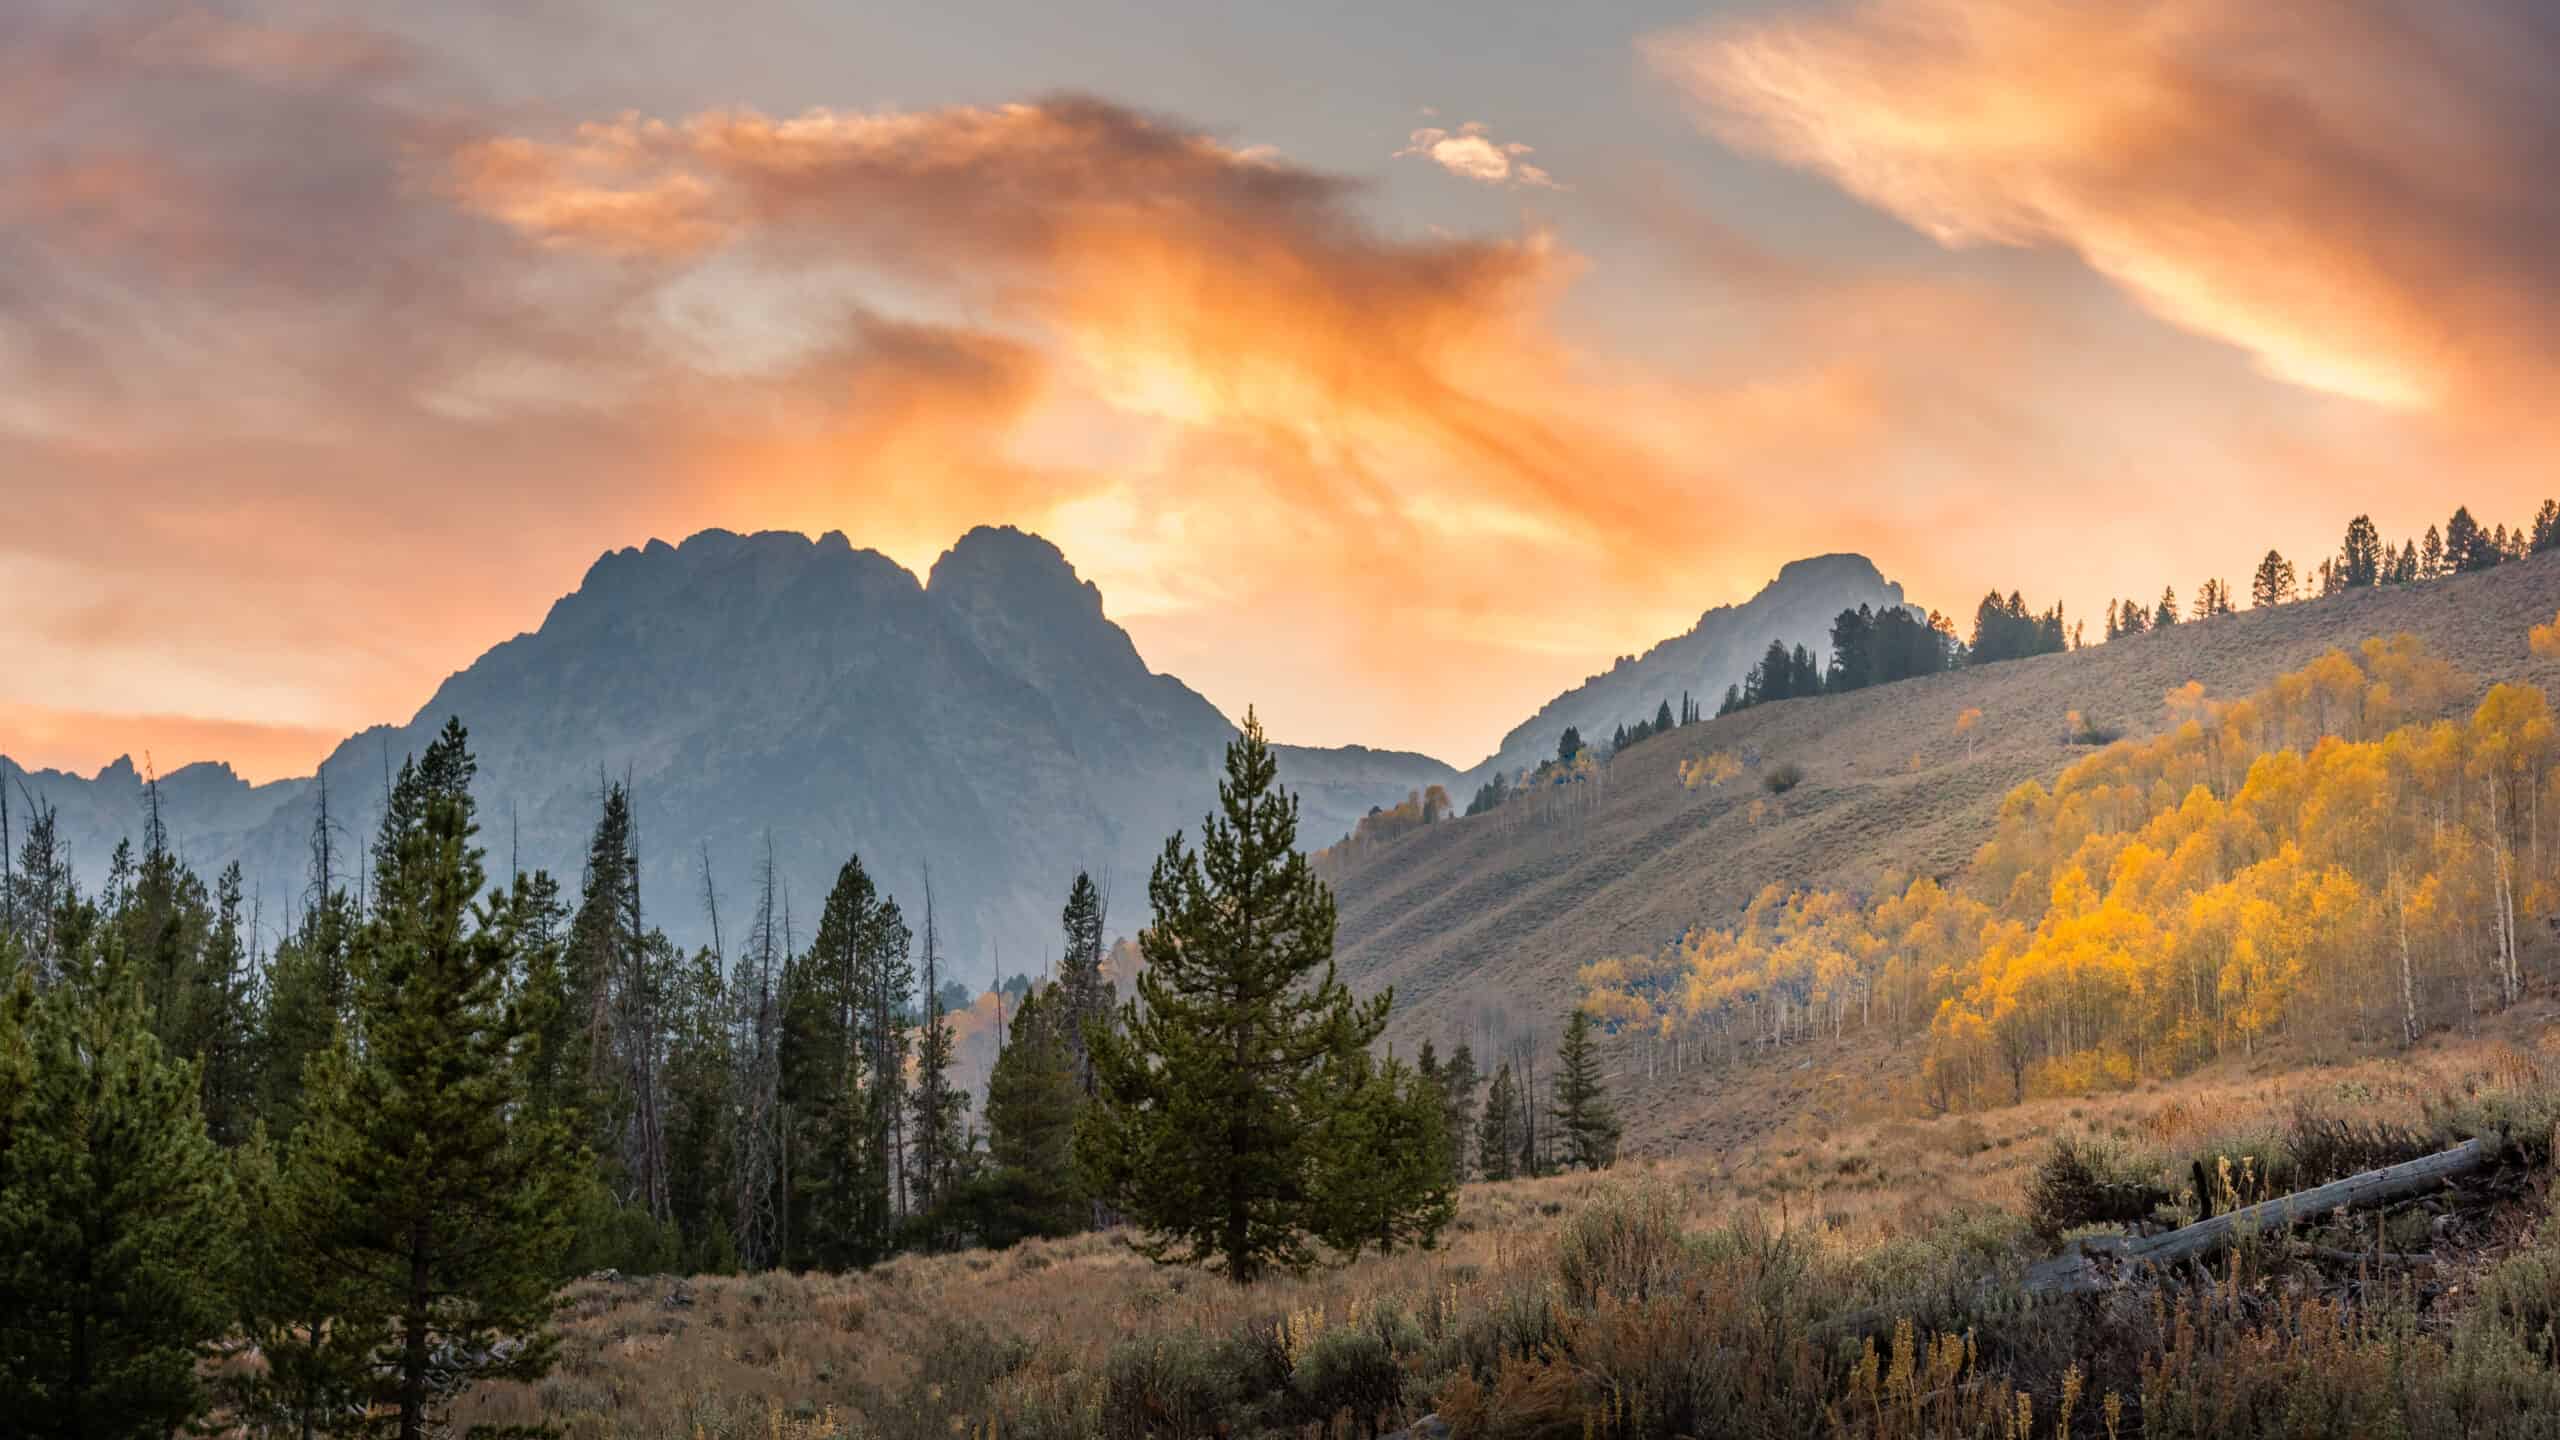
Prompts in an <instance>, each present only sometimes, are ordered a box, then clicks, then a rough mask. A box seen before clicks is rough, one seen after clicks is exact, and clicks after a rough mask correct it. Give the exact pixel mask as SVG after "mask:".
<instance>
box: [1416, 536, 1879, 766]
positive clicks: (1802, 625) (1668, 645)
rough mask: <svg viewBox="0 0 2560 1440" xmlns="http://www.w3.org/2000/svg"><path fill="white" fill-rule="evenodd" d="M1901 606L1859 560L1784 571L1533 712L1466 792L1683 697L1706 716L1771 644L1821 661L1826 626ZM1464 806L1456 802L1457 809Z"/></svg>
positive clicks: (1831, 560) (1827, 640)
mask: <svg viewBox="0 0 2560 1440" xmlns="http://www.w3.org/2000/svg"><path fill="white" fill-rule="evenodd" d="M1902 603H1903V599H1902V587H1901V586H1899V585H1896V584H1894V583H1893V582H1892V581H1889V580H1887V579H1885V578H1884V575H1883V574H1882V573H1881V572H1879V571H1878V570H1877V569H1876V567H1875V562H1873V561H1871V560H1869V559H1867V557H1865V556H1864V555H1820V556H1816V557H1814V558H1812V559H1809V560H1796V561H1791V562H1789V563H1788V564H1787V566H1786V567H1785V568H1783V569H1781V570H1780V571H1779V572H1778V578H1777V579H1775V580H1772V581H1770V582H1769V583H1768V584H1767V585H1765V586H1762V587H1761V589H1760V592H1759V593H1758V594H1756V595H1754V596H1752V597H1751V598H1750V599H1748V600H1745V601H1743V602H1742V603H1741V604H1739V605H1719V606H1717V607H1716V608H1715V609H1713V610H1709V611H1707V612H1706V613H1705V614H1703V615H1700V616H1699V617H1698V623H1697V624H1695V625H1693V626H1691V627H1689V630H1688V631H1687V633H1685V634H1681V635H1675V636H1673V637H1672V638H1670V639H1668V640H1665V641H1663V642H1662V643H1660V644H1658V645H1656V646H1654V647H1653V648H1652V649H1650V650H1647V651H1646V652H1645V653H1644V654H1642V655H1638V656H1623V657H1620V659H1619V660H1618V663H1617V664H1615V665H1613V666H1611V667H1610V668H1609V669H1608V670H1606V671H1604V672H1603V673H1601V674H1598V675H1594V676H1592V677H1591V678H1590V679H1588V680H1585V681H1583V682H1582V683H1581V684H1580V685H1577V686H1575V687H1574V688H1573V689H1571V690H1568V691H1566V692H1564V693H1563V694H1562V695H1559V696H1557V697H1556V698H1555V699H1553V700H1550V701H1548V702H1547V703H1546V704H1545V705H1543V706H1540V707H1539V709H1538V713H1537V714H1535V715H1533V716H1531V717H1530V718H1529V719H1527V720H1524V721H1522V722H1521V723H1520V724H1518V725H1516V726H1514V727H1512V729H1511V732H1510V733H1509V734H1507V735H1504V736H1503V737H1502V744H1501V746H1500V747H1499V748H1498V749H1496V750H1495V751H1494V753H1493V754H1492V755H1491V756H1489V757H1487V758H1486V759H1485V761H1484V762H1483V763H1482V764H1480V765H1478V766H1476V767H1475V769H1473V770H1470V771H1469V772H1467V776H1466V779H1467V782H1468V784H1469V785H1470V786H1472V785H1475V784H1478V783H1481V782H1482V781H1484V780H1486V779H1489V778H1490V777H1491V776H1492V774H1493V772H1494V771H1496V770H1500V771H1503V772H1505V773H1509V774H1514V775H1516V774H1517V773H1518V772H1519V771H1521V770H1524V769H1528V768H1530V767H1532V766H1534V765H1536V764H1537V763H1538V762H1539V761H1541V760H1544V759H1547V758H1548V757H1550V756H1552V755H1554V754H1555V753H1556V740H1557V738H1558V737H1559V736H1561V735H1563V734H1564V730H1565V727H1566V726H1568V725H1571V726H1577V727H1579V728H1580V729H1581V731H1582V734H1583V736H1584V738H1586V739H1589V740H1593V741H1602V740H1606V739H1608V738H1609V736H1611V735H1612V734H1614V733H1616V731H1617V728H1618V726H1620V725H1622V724H1625V725H1632V724H1634V723H1635V722H1637V721H1638V720H1649V719H1652V718H1653V715H1654V711H1655V709H1656V707H1658V706H1659V705H1661V703H1662V702H1663V701H1664V700H1666V699H1667V700H1669V701H1670V702H1671V706H1672V709H1673V710H1675V711H1677V710H1678V709H1679V706H1680V697H1681V695H1682V694H1683V693H1686V694H1688V695H1690V696H1692V697H1694V698H1695V699H1696V701H1697V702H1698V704H1699V705H1700V706H1701V707H1702V708H1703V709H1704V710H1705V711H1706V713H1708V714H1710V715H1712V714H1714V713H1715V709H1716V705H1717V703H1718V702H1719V701H1721V700H1722V699H1723V698H1724V691H1725V687H1726V686H1728V685H1735V684H1739V683H1741V680H1742V677H1743V675H1744V674H1745V673H1747V672H1748V671H1749V670H1750V669H1751V667H1752V666H1753V665H1754V664H1756V663H1758V661H1759V659H1760V656H1761V653H1762V652H1763V651H1765V650H1767V649H1768V648H1769V642H1770V641H1771V640H1784V641H1785V642H1786V643H1787V644H1788V645H1789V646H1791V647H1792V646H1796V645H1805V646H1809V647H1811V648H1812V650H1813V651H1814V653H1815V654H1817V655H1819V656H1821V657H1823V658H1824V659H1826V660H1827V659H1828V658H1829V657H1830V654H1831V622H1832V620H1833V619H1834V618H1835V617H1837V616H1838V615H1839V613H1840V612H1841V611H1843V610H1854V609H1856V608H1857V607H1859V606H1860V605H1869V606H1873V607H1875V608H1876V609H1879V610H1881V609H1884V608H1886V607H1888V606H1893V605H1900V604H1902ZM1466 798H1467V797H1466V796H1464V795H1461V796H1459V797H1458V799H1459V800H1460V801H1461V802H1464V801H1465V800H1466Z"/></svg>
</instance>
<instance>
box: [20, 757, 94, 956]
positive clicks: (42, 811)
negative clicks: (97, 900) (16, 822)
mask: <svg viewBox="0 0 2560 1440" xmlns="http://www.w3.org/2000/svg"><path fill="white" fill-rule="evenodd" d="M20 784H21V786H23V782H20ZM26 826H27V829H26V838H25V839H24V840H22V841H20V842H19V843H18V853H17V864H16V866H15V867H14V869H13V871H12V873H11V874H10V875H9V877H8V882H7V883H8V888H9V896H10V899H9V913H10V915H11V916H12V917H13V919H12V922H11V923H12V928H13V929H14V931H15V933H16V935H17V938H18V943H19V949H20V954H21V955H22V956H23V957H24V959H25V960H26V963H27V966H28V969H29V971H30V972H31V973H32V974H33V975H34V977H35V980H36V983H37V984H39V985H43V984H49V983H51V982H52V981H53V980H55V979H58V978H60V976H61V975H62V972H63V970H64V968H65V965H64V956H63V953H62V950H63V947H62V945H61V943H60V940H61V934H62V931H63V930H64V929H66V928H77V927H78V915H79V913H80V912H81V910H82V909H84V908H85V907H84V905H83V902H82V901H81V899H80V887H79V885H78V884H77V883H76V882H75V881H74V880H73V878H72V874H71V855H70V851H69V850H68V849H67V848H66V847H65V846H64V845H63V843H62V828H61V817H60V816H59V815H58V814H57V813H56V812H55V810H54V807H53V805H52V804H51V802H49V801H47V800H45V799H43V798H42V797H40V796H39V797H34V799H33V803H32V804H31V805H30V806H29V808H28V813H27V815H26Z"/></svg>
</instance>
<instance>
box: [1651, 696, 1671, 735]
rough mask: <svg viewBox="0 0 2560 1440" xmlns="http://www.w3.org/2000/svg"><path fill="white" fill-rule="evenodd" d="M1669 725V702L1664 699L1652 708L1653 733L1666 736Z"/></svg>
mask: <svg viewBox="0 0 2560 1440" xmlns="http://www.w3.org/2000/svg"><path fill="white" fill-rule="evenodd" d="M1671 725H1672V720H1671V702H1670V701H1669V700H1668V699H1665V700H1664V701H1663V702H1662V703H1661V704H1659V705H1656V706H1655V707H1653V733H1654V734H1656V735H1661V734H1666V733H1668V732H1669V731H1670V729H1671Z"/></svg>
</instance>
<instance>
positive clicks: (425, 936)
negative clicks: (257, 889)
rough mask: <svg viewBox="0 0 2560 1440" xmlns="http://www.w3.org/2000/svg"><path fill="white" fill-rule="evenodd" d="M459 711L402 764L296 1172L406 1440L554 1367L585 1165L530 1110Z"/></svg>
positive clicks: (313, 1250)
mask: <svg viewBox="0 0 2560 1440" xmlns="http://www.w3.org/2000/svg"><path fill="white" fill-rule="evenodd" d="M474 768H475V766H474V764H473V761H472V759H471V754H470V750H469V746H468V737H467V736H466V734H465V732H464V731H463V728H462V726H461V724H460V722H458V721H447V722H446V724H445V727H444V730H443V732H442V733H441V734H439V735H438V736H437V737H436V739H435V741H434V742H433V743H432V744H430V745H429V746H428V747H427V751H426V754H425V755H424V756H423V757H422V758H420V759H418V760H416V761H414V762H410V763H404V764H403V765H402V766H401V770H400V778H399V780H398V782H397V784H395V785H394V787H393V789H392V793H391V796H390V801H389V804H388V805H387V806H386V807H385V813H384V816H383V822H382V830H381V835H380V839H379V840H378V841H377V843H376V846H375V893H374V907H375V908H374V914H373V915H372V917H371V918H370V919H369V921H368V922H367V923H366V925H365V926H364V927H363V929H362V930H361V931H360V932H359V933H358V936H357V943H356V953H355V963H354V966H353V968H354V972H355V976H356V995H355V1025H354V1027H353V1028H354V1029H355V1031H356V1032H357V1034H358V1035H359V1036H360V1037H361V1042H360V1043H355V1042H354V1041H352V1040H351V1039H350V1037H349V1036H348V1035H347V1034H346V1032H345V1031H343V1030H342V1031H341V1034H340V1037H339V1039H338V1041H337V1042H336V1043H335V1044H334V1045H332V1046H331V1048H329V1049H328V1050H326V1051H323V1052H322V1053H321V1054H320V1055H319V1056H318V1057H317V1058H316V1059H315V1060H314V1062H313V1064H312V1066H311V1072H310V1081H309V1089H308V1093H307V1095H306V1105H307V1112H306V1114H305V1117H304V1119H303V1122H302V1127H301V1129H300V1130H299V1131H298V1132H297V1133H296V1136H295V1139H294V1143H293V1147H292V1151H291V1154H290V1156H289V1166H290V1168H289V1170H288V1172H287V1174H286V1176H285V1178H284V1182H283V1184H284V1188H285V1190H286V1192H287V1200H286V1203H285V1209H286V1210H287V1211H288V1212H289V1214H290V1219H289V1221H288V1224H289V1226H290V1228H291V1231H292V1237H291V1238H292V1241H293V1243H294V1244H296V1245H298V1246H301V1247H303V1248H305V1249H306V1250H307V1251H308V1253H310V1254H311V1255H312V1256H314V1257H315V1258H317V1259H318V1260H320V1261H322V1262H323V1263H325V1265H326V1267H327V1268H328V1269H329V1271H330V1272H331V1273H332V1274H333V1275H334V1276H335V1277H336V1280H337V1287H336V1292H335V1299H336V1303H337V1305H338V1307H339V1308H338V1310H337V1323H338V1324H341V1325H345V1326H347V1327H349V1328H350V1329H351V1330H353V1331H354V1332H356V1333H358V1334H360V1335H362V1336H364V1337H366V1339H367V1341H368V1342H369V1343H372V1344H374V1345H376V1346H377V1347H378V1351H377V1354H378V1359H379V1363H380V1367H381V1380H380V1393H379V1394H378V1396H377V1397H376V1398H377V1399H378V1401H379V1402H380V1403H382V1404H383V1405H385V1406H386V1407H387V1408H390V1409H392V1410H396V1412H397V1414H398V1434H399V1436H400V1440H421V1437H423V1436H424V1435H425V1434H426V1433H427V1432H428V1430H429V1429H430V1427H431V1426H432V1425H433V1424H434V1423H435V1421H434V1419H433V1414H434V1412H435V1411H436V1410H437V1408H438V1407H440V1406H441V1405H442V1404H443V1403H445V1402H446V1401H447V1400H449V1399H450V1397H451V1395H452V1394H453V1393H455V1392H456V1391H457V1390H458V1389H459V1388H460V1387H465V1386H469V1385H472V1384H476V1383H479V1382H480V1381H482V1380H486V1379H492V1378H509V1379H532V1378H536V1377H538V1376H540V1375H541V1374H542V1373H544V1372H545V1371H546V1370H548V1369H549V1367H550V1364H551V1359H552V1354H553V1351H554V1349H555V1348H556V1347H555V1343H554V1342H555V1337H553V1336H551V1335H550V1333H549V1332H548V1329H547V1326H548V1323H549V1320H550V1317H551V1293H552V1288H553V1286H554V1285H555V1284H556V1282H557V1281H558V1279H559V1274H558V1271H557V1266H558V1263H559V1259H560V1256H561V1254H562V1252H563V1247H564V1244H565V1242H566V1240H567V1239H568V1237H569V1233H570V1222H569V1204H570V1201H571V1198H572V1195H573V1193H574V1179H575V1174H576V1159H575V1155H574V1152H573V1151H572V1149H571V1147H570V1142H569V1138H568V1136H567V1134H566V1133H565V1132H564V1131H563V1130H562V1128H561V1127H560V1126H559V1125H558V1124H557V1122H556V1121H553V1120H551V1119H549V1118H548V1117H544V1116H541V1115H538V1114H536V1113H534V1112H533V1111H532V1110H531V1109H530V1107H528V1106H527V1105H526V1104H525V1103H524V1102H525V1096H526V1076H525V1071H524V1065H523V1062H524V1057H525V1055H526V1053H527V1052H528V1051H529V1050H530V1049H531V1048H532V1036H531V1034H530V1031H529V1029H528V1027H527V1026H526V1024H525V1022H524V1017H523V1013H522V1010H521V1008H520V1006H519V1005H518V1004H517V1003H516V997H515V996H514V995H513V994H511V993H510V984H509V982H510V978H511V976H512V975H513V974H514V973H515V972H516V959H517V957H516V956H515V955H513V954H512V953H510V951H509V950H508V947H507V945H506V943H505V941H506V927H505V926H504V925H503V923H501V922H500V920H499V918H498V917H497V916H496V915H495V914H494V913H493V912H492V911H491V910H487V909H481V908H479V907H478V906H477V905H476V904H475V902H476V900H477V898H478V896H479V895H480V892H481V889H482V886H483V883H484V880H485V872H484V871H483V869H482V865H481V855H482V852H481V850H480V848H479V847H478V846H477V845H476V844H474V843H473V841H474V838H475V837H476V835H477V833H478V829H479V827H478V824H477V822H476V820H475V819H474V815H473V805H472V800H471V777H472V773H473V770H474Z"/></svg>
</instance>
